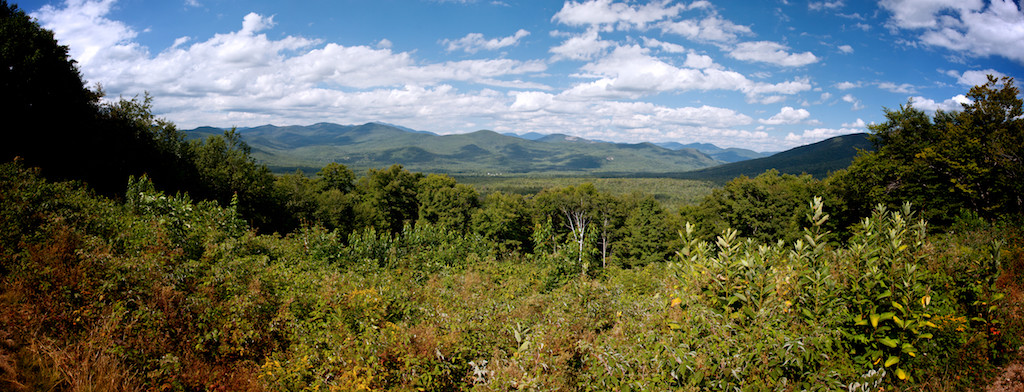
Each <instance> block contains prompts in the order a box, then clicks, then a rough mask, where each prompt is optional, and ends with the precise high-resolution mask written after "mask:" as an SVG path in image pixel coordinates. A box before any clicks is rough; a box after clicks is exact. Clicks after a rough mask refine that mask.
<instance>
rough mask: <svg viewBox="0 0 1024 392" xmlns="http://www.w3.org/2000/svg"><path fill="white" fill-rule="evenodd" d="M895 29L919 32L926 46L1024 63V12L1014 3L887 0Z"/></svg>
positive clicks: (884, 3) (995, 0)
mask: <svg viewBox="0 0 1024 392" xmlns="http://www.w3.org/2000/svg"><path fill="white" fill-rule="evenodd" d="M880 5H881V6H882V8H885V9H886V10H888V11H889V12H890V13H891V14H892V16H891V18H890V19H889V22H888V25H889V26H890V27H891V28H892V29H906V30H913V31H916V32H918V34H919V35H918V41H919V42H920V43H923V44H925V45H930V46H937V47H942V48H946V49H949V50H952V51H956V52H959V53H964V54H967V55H971V56H979V57H986V56H1001V57H1004V58H1007V59H1010V60H1013V61H1016V62H1018V63H1024V12H1022V10H1021V7H1020V4H1019V3H1018V2H1015V1H1013V0H992V1H983V0H884V1H882V2H881V4H880Z"/></svg>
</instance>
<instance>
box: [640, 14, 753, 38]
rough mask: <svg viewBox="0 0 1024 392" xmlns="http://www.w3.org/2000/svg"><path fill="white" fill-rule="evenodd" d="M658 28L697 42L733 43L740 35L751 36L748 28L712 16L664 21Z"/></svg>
mask: <svg viewBox="0 0 1024 392" xmlns="http://www.w3.org/2000/svg"><path fill="white" fill-rule="evenodd" d="M658 27H659V28H660V29H661V30H662V31H664V32H667V33H672V34H676V35H680V36H683V37H685V38H687V39H690V40H694V41H698V42H714V43H727V42H734V41H736V39H737V38H738V36H740V35H751V34H753V32H752V31H751V30H750V27H747V26H743V25H738V24H735V23H733V22H730V21H728V20H725V19H722V18H721V17H719V16H718V15H715V14H712V15H710V16H708V17H706V18H704V19H700V20H697V19H686V20H681V21H666V22H662V23H661V24H659V25H658Z"/></svg>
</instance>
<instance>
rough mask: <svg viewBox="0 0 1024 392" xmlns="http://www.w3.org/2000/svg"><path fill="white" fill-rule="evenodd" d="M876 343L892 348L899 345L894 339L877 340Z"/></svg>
mask: <svg viewBox="0 0 1024 392" xmlns="http://www.w3.org/2000/svg"><path fill="white" fill-rule="evenodd" d="M878 342H879V343H882V344H884V345H886V346H889V347H893V348H895V347H896V345H898V344H899V343H900V342H899V341H897V340H896V339H892V338H879V339H878Z"/></svg>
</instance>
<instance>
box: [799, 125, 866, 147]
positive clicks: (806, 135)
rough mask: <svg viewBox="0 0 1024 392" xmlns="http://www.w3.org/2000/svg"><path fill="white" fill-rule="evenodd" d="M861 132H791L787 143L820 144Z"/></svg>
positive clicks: (830, 129) (825, 130) (809, 130)
mask: <svg viewBox="0 0 1024 392" xmlns="http://www.w3.org/2000/svg"><path fill="white" fill-rule="evenodd" d="M859 132H863V130H860V129H852V128H839V129H834V128H814V129H807V130H804V131H803V132H802V133H799V134H796V133H792V132H790V133H789V134H788V135H786V141H787V142H790V143H793V144H807V143H814V142H819V141H822V140H825V139H828V138H832V137H836V136H841V135H849V134H851V133H859Z"/></svg>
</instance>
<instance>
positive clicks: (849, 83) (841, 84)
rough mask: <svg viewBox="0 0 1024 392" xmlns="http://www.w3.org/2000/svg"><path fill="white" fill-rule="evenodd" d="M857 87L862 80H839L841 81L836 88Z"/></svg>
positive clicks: (847, 88)
mask: <svg viewBox="0 0 1024 392" xmlns="http://www.w3.org/2000/svg"><path fill="white" fill-rule="evenodd" d="M857 87H860V82H857V83H854V82H839V83H836V88H837V89H840V90H849V89H851V88H857Z"/></svg>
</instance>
